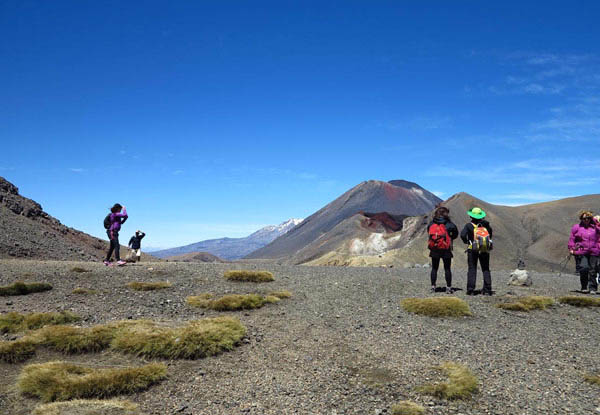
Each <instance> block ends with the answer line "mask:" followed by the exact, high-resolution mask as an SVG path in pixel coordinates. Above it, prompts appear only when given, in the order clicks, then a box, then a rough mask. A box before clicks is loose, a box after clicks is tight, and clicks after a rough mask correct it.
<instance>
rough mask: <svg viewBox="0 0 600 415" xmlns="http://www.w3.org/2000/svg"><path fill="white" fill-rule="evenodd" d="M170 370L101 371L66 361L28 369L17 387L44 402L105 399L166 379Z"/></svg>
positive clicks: (160, 367)
mask: <svg viewBox="0 0 600 415" xmlns="http://www.w3.org/2000/svg"><path fill="white" fill-rule="evenodd" d="M166 374H167V367H166V365H164V364H162V363H150V364H147V365H144V366H140V367H129V368H121V369H98V368H94V367H87V366H81V365H75V364H71V363H66V362H48V363H41V364H32V365H28V366H25V367H24V368H23V371H22V372H21V374H20V375H19V378H18V381H17V388H18V389H19V391H20V392H21V393H23V394H24V395H29V396H35V397H38V398H40V399H41V400H42V401H44V402H52V401H59V400H62V401H64V400H69V399H75V398H104V397H110V396H115V395H120V394H125V393H132V392H137V391H141V390H144V389H147V388H149V387H150V386H151V385H153V384H154V383H157V382H159V381H160V380H162V379H164V378H165V377H166Z"/></svg>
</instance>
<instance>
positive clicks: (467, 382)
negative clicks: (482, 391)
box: [419, 362, 478, 399]
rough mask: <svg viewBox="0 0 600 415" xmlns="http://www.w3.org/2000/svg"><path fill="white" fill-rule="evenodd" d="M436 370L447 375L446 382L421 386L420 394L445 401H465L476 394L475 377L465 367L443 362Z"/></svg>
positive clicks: (476, 383)
mask: <svg viewBox="0 0 600 415" xmlns="http://www.w3.org/2000/svg"><path fill="white" fill-rule="evenodd" d="M437 369H440V370H442V371H444V372H445V373H446V375H448V382H442V383H436V384H431V385H424V386H421V387H420V388H419V390H420V391H421V392H424V393H427V394H429V395H433V396H437V397H438V398H445V399H467V398H470V397H471V396H472V395H473V394H474V393H476V392H477V390H478V380H477V377H475V375H473V373H472V372H471V371H470V370H469V368H467V367H466V366H463V365H461V364H458V363H454V362H445V363H443V364H442V365H441V366H439V367H437Z"/></svg>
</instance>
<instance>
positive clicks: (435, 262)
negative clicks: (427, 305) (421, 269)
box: [427, 206, 458, 294]
mask: <svg viewBox="0 0 600 415" xmlns="http://www.w3.org/2000/svg"><path fill="white" fill-rule="evenodd" d="M449 213H450V209H448V208H447V207H445V206H438V207H437V208H436V209H435V212H434V213H433V220H432V221H431V223H430V224H429V225H428V226H427V233H428V235H429V240H428V242H427V248H429V257H430V258H431V275H430V276H431V292H432V293H434V292H435V291H436V281H437V273H438V268H439V267H440V259H441V260H442V261H444V276H445V277H446V293H447V294H452V271H451V270H450V267H451V265H452V256H453V255H452V241H453V240H454V239H456V238H457V237H458V228H457V227H456V225H455V224H454V223H452V221H451V220H450V216H448V214H449Z"/></svg>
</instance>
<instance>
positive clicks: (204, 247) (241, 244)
mask: <svg viewBox="0 0 600 415" xmlns="http://www.w3.org/2000/svg"><path fill="white" fill-rule="evenodd" d="M301 222H302V219H289V220H287V221H285V222H283V223H280V224H279V225H269V226H265V227H264V228H261V229H259V230H257V231H256V232H254V233H252V234H251V235H248V236H246V237H244V238H219V239H208V240H205V241H200V242H195V243H193V244H189V245H185V246H180V247H176V248H170V249H163V250H160V251H154V252H151V254H152V255H154V256H156V257H158V258H169V257H174V256H179V255H183V254H190V253H201V252H205V253H209V254H212V255H215V256H217V257H218V258H221V259H227V260H234V259H240V258H243V257H244V256H246V255H248V254H249V253H251V252H252V251H255V250H257V249H259V248H262V247H263V246H265V245H267V244H268V243H269V242H271V241H273V240H274V239H276V238H278V237H279V236H281V235H283V234H285V233H286V232H288V231H289V230H290V229H292V228H294V227H295V226H296V225H298V224H299V223H301Z"/></svg>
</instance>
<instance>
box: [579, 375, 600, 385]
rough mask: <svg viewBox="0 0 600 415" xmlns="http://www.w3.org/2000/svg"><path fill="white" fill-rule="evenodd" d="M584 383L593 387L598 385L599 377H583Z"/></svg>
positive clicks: (599, 383) (599, 382)
mask: <svg viewBox="0 0 600 415" xmlns="http://www.w3.org/2000/svg"><path fill="white" fill-rule="evenodd" d="M583 378H584V379H585V381H586V382H588V383H592V384H594V385H600V376H598V375H584V377H583Z"/></svg>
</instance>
